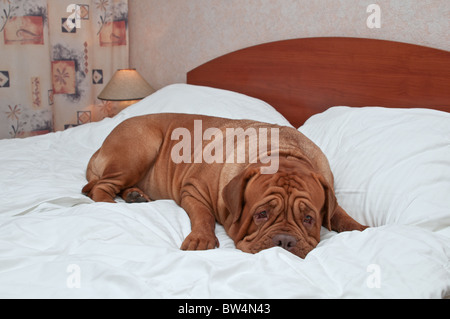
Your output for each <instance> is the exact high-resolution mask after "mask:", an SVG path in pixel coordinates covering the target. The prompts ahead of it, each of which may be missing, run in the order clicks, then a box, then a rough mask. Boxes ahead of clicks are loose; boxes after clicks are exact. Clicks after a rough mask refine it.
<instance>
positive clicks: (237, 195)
mask: <svg viewBox="0 0 450 319" xmlns="http://www.w3.org/2000/svg"><path fill="white" fill-rule="evenodd" d="M259 172H260V168H259V167H249V168H247V169H245V170H244V171H242V172H241V173H239V174H238V175H237V176H235V177H234V178H233V179H232V180H231V181H230V182H229V183H228V184H227V185H226V186H225V187H224V189H223V191H222V198H223V201H224V203H225V207H226V208H227V209H228V211H229V212H230V214H231V215H232V216H233V223H236V222H237V221H238V220H239V218H240V216H241V215H242V209H243V208H244V205H245V199H244V193H245V188H246V187H247V183H248V182H249V180H250V179H251V178H252V177H253V176H255V175H256V174H258V173H259Z"/></svg>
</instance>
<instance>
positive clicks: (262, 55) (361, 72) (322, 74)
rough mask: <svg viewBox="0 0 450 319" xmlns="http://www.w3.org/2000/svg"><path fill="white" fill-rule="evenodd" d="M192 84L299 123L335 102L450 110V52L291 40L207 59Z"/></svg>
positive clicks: (388, 44)
mask: <svg viewBox="0 0 450 319" xmlns="http://www.w3.org/2000/svg"><path fill="white" fill-rule="evenodd" d="M187 83H189V84H196V85H205V86H211V87H215V88H221V89H227V90H232V91H236V92H240V93H244V94H247V95H249V96H253V97H256V98H259V99H262V100H264V101H266V102H268V103H269V104H271V105H272V106H274V107H275V108H276V109H277V110H278V111H279V112H280V113H282V114H283V115H284V116H285V117H286V118H287V119H288V120H289V121H290V123H291V124H292V125H294V127H298V126H300V125H302V124H303V123H304V122H305V121H306V120H307V119H308V118H309V117H310V116H312V115H314V114H316V113H320V112H323V111H325V110H326V109H328V108H329V107H331V106H336V105H346V106H353V107H361V106H384V107H402V108H415V107H422V108H432V109H437V110H441V111H446V112H450V52H448V51H443V50H438V49H433V48H428V47H423V46H418V45H412V44H406V43H399V42H393V41H385V40H373V39H361V38H339V37H334V38H304V39H295V40H284V41H278V42H272V43H266V44H262V45H257V46H254V47H250V48H247V49H243V50H239V51H236V52H232V53H229V54H226V55H224V56H222V57H219V58H217V59H215V60H212V61H210V62H207V63H205V64H203V65H201V66H199V67H197V68H196V69H194V70H192V71H190V72H189V73H188V74H187Z"/></svg>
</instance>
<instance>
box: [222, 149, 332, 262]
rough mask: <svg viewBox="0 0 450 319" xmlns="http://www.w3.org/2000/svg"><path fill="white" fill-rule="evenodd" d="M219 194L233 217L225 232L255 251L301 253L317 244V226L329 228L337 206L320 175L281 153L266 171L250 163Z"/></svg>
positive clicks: (318, 239)
mask: <svg viewBox="0 0 450 319" xmlns="http://www.w3.org/2000/svg"><path fill="white" fill-rule="evenodd" d="M222 196H223V199H224V202H225V205H226V207H227V209H228V211H229V212H230V214H231V216H232V218H233V223H232V224H231V226H230V227H229V229H228V230H227V231H228V234H229V235H230V236H231V238H232V239H233V240H234V242H235V244H236V247H237V248H238V249H241V250H242V251H244V252H249V253H257V252H259V251H261V250H263V249H267V248H271V247H275V246H280V247H282V248H284V249H286V250H288V251H290V252H291V253H293V254H295V255H297V256H299V257H301V258H305V256H306V255H307V254H308V253H309V252H310V251H311V250H312V249H313V248H314V247H316V246H317V244H318V243H319V241H320V229H321V226H322V225H323V226H324V227H326V228H328V229H330V227H331V226H330V220H331V217H332V215H333V213H334V211H335V209H337V207H338V206H337V202H336V197H335V195H334V192H333V189H332V187H331V186H330V185H329V184H328V183H327V182H326V181H325V179H324V178H323V176H321V175H319V174H317V173H315V172H313V171H312V170H310V169H307V168H305V166H304V165H299V161H297V160H295V159H286V158H281V159H280V167H279V170H278V172H277V173H275V174H271V175H264V174H261V173H260V167H259V166H258V165H253V166H249V167H248V168H247V169H246V170H244V171H243V172H241V173H240V174H239V175H238V176H236V177H235V178H234V179H232V180H231V181H230V182H229V183H228V185H227V186H226V187H225V188H224V190H223V193H222Z"/></svg>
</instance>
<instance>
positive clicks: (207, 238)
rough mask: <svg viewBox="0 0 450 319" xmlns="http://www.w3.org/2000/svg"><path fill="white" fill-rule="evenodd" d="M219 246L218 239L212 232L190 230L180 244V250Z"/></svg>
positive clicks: (205, 248)
mask: <svg viewBox="0 0 450 319" xmlns="http://www.w3.org/2000/svg"><path fill="white" fill-rule="evenodd" d="M216 247H219V240H218V239H217V237H216V235H215V234H214V233H205V232H191V233H190V234H189V236H187V237H186V239H185V240H184V241H183V244H182V245H181V249H182V250H207V249H214V248H216Z"/></svg>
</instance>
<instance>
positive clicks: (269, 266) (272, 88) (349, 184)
mask: <svg viewBox="0 0 450 319" xmlns="http://www.w3.org/2000/svg"><path fill="white" fill-rule="evenodd" d="M187 82H188V83H187V84H174V85H169V86H167V87H165V88H163V89H161V90H159V91H157V92H156V93H154V94H152V95H151V96H149V97H147V98H146V99H144V100H142V101H141V102H139V103H137V104H135V105H133V106H131V107H129V108H127V109H125V110H124V111H122V112H121V113H120V114H118V115H117V116H115V117H114V118H110V119H105V120H103V121H101V122H98V123H91V124H87V125H83V126H80V127H76V128H73V129H69V130H66V131H64V132H57V133H51V134H48V135H45V136H37V137H32V138H27V139H22V140H1V141H0V162H1V163H2V165H1V166H0V176H1V178H0V189H1V195H0V298H182V299H190V298H252V299H259V298H399V297H400V298H450V113H449V112H450V90H449V86H450V53H449V52H445V51H440V50H436V49H432V48H426V47H421V46H416V45H410V44H404V43H397V42H390V41H381V40H369V39H354V38H311V39H295V40H286V41H279V42H274V43H268V44H263V45H259V46H256V47H252V48H248V49H244V50H240V51H236V52H232V53H230V54H227V55H225V56H223V57H219V58H217V59H215V60H213V61H210V62H208V63H206V64H204V65H202V66H199V67H198V68H196V69H194V70H192V71H190V72H189V73H188V75H187ZM161 112H178V113H192V114H205V115H214V116H221V117H228V118H236V119H240V118H247V119H254V120H258V121H263V122H268V123H275V124H279V125H288V126H293V127H295V128H298V129H299V131H301V132H302V133H304V134H305V135H307V136H308V137H309V138H310V139H312V140H313V141H314V142H315V143H316V144H317V145H319V146H320V147H321V148H322V150H323V151H324V153H325V154H326V155H327V157H328V159H329V161H330V165H331V167H332V170H333V173H334V175H335V190H336V196H337V198H338V201H339V202H340V204H341V206H343V207H344V208H345V209H346V210H347V212H349V214H350V215H352V216H353V217H354V218H355V219H356V220H358V221H359V222H361V223H363V224H367V225H369V226H371V227H370V228H369V229H367V230H365V231H364V232H345V233H340V234H338V233H335V232H332V231H331V232H330V231H328V230H326V229H324V228H322V232H321V242H320V243H319V245H318V247H317V248H315V249H314V250H313V251H312V252H310V253H309V254H308V255H307V257H306V258H305V259H300V258H298V257H296V256H294V255H292V254H291V253H289V252H288V251H285V250H283V249H281V248H278V247H276V248H275V247H274V248H271V249H268V250H264V251H262V252H260V253H258V254H254V255H253V254H247V253H244V252H242V251H240V250H237V249H236V248H235V247H234V244H233V242H232V240H231V239H230V238H229V237H228V236H227V235H226V233H225V231H224V229H223V227H221V226H220V225H218V226H217V229H216V233H217V237H218V239H219V241H220V248H218V249H215V250H209V251H197V252H185V251H180V250H179V247H180V245H181V243H182V241H183V239H184V238H185V237H186V236H187V235H188V234H189V232H190V222H189V218H188V216H187V215H186V214H185V212H184V211H183V210H182V209H181V208H180V207H178V206H177V205H176V204H175V203H174V202H173V201H170V200H162V201H155V202H151V203H139V204H126V203H124V202H123V201H121V200H118V203H116V204H109V203H94V202H93V201H91V200H90V199H89V198H88V197H86V196H84V195H82V194H81V192H80V190H81V188H82V187H83V186H84V184H85V183H86V178H85V169H86V165H87V162H88V160H89V158H90V157H91V156H92V154H93V153H94V152H95V151H96V150H97V149H98V148H99V147H100V145H101V144H102V142H103V140H104V139H105V137H106V136H107V135H108V134H109V133H110V132H111V130H112V129H113V128H114V127H115V126H117V125H118V124H119V123H120V122H122V121H123V120H125V119H127V118H130V117H133V116H138V115H142V114H149V113H161Z"/></svg>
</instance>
